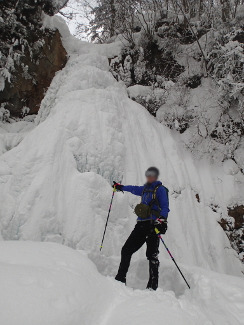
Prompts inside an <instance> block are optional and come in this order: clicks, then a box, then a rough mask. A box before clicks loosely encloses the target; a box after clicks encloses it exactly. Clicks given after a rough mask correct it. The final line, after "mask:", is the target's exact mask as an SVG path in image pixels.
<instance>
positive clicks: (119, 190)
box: [112, 181, 124, 192]
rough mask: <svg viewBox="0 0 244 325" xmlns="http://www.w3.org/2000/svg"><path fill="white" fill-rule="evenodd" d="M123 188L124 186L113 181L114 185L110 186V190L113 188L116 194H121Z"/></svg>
mask: <svg viewBox="0 0 244 325" xmlns="http://www.w3.org/2000/svg"><path fill="white" fill-rule="evenodd" d="M123 187H124V185H121V184H119V183H116V182H115V181H114V185H113V186H112V188H115V190H116V191H118V192H123Z"/></svg>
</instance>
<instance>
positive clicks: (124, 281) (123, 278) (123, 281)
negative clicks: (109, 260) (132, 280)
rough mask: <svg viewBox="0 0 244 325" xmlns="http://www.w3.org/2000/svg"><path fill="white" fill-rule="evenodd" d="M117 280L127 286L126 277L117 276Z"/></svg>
mask: <svg viewBox="0 0 244 325" xmlns="http://www.w3.org/2000/svg"><path fill="white" fill-rule="evenodd" d="M115 280H117V281H119V282H122V283H124V284H125V285H126V277H124V276H120V275H119V274H117V275H116V277H115Z"/></svg>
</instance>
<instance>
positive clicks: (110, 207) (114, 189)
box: [100, 184, 116, 252]
mask: <svg viewBox="0 0 244 325" xmlns="http://www.w3.org/2000/svg"><path fill="white" fill-rule="evenodd" d="M115 192H116V184H114V188H113V194H112V198H111V202H110V206H109V210H108V216H107V221H106V224H105V229H104V232H103V239H102V242H101V246H100V252H101V250H102V248H103V241H104V237H105V234H106V230H107V225H108V219H109V216H110V211H111V209H112V204H113V199H114V193H115Z"/></svg>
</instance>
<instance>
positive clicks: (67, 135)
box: [0, 18, 243, 325]
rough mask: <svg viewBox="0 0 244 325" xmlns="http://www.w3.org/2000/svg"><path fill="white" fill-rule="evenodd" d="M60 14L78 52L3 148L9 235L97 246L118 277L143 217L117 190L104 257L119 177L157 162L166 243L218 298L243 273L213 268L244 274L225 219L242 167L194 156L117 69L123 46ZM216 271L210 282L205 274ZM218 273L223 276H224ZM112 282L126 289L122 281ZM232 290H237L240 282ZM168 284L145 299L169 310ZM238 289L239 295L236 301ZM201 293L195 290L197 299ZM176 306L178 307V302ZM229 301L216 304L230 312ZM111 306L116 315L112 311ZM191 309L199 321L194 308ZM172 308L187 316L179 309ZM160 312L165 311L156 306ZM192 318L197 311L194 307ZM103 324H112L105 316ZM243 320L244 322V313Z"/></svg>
mask: <svg viewBox="0 0 244 325" xmlns="http://www.w3.org/2000/svg"><path fill="white" fill-rule="evenodd" d="M55 19H56V18H55ZM57 22H58V24H59V26H61V27H60V28H61V30H62V34H63V38H64V44H65V46H66V48H67V50H68V51H69V54H70V59H69V61H68V63H67V65H66V67H65V68H64V69H63V70H62V71H61V72H59V73H58V74H57V75H56V77H55V78H54V80H53V82H52V84H51V86H50V88H49V90H48V91H47V94H46V96H45V98H44V100H43V102H42V107H41V110H40V112H39V114H38V117H37V119H36V127H35V128H34V129H33V130H31V131H30V132H29V133H27V134H26V135H25V136H24V138H23V140H22V141H21V142H20V143H19V144H18V145H17V146H16V147H14V148H13V149H12V150H9V151H7V152H4V153H3V154H2V155H1V156H0V197H1V209H0V230H1V237H2V239H4V240H33V241H53V242H57V243H62V244H65V245H67V246H70V247H73V248H77V249H82V250H85V251H86V252H88V255H89V258H90V259H92V260H93V261H94V262H95V264H96V266H97V268H98V270H99V272H100V273H102V274H104V275H110V276H114V275H115V273H116V270H117V267H118V264H119V258H120V249H121V246H122V244H123V242H124V241H125V239H126V238H127V236H128V234H129V233H130V231H131V230H132V228H133V226H134V224H135V219H136V218H135V215H134V214H133V207H134V206H135V204H136V203H137V202H138V198H135V197H133V196H131V195H130V194H122V193H116V196H115V200H114V205H113V209H112V214H111V220H110V222H109V226H108V230H107V234H106V239H105V242H104V250H103V254H102V255H101V254H100V252H99V246H100V241H101V237H102V232H103V229H104V225H105V220H106V216H107V211H108V206H109V202H110V198H111V194H112V192H111V183H112V180H119V181H122V182H123V183H125V184H129V183H131V184H142V183H143V182H144V176H143V175H144V171H145V169H146V168H147V167H148V166H150V165H156V166H158V167H159V168H160V170H161V178H162V181H163V182H164V184H165V185H166V186H167V187H168V188H169V189H170V203H171V213H170V217H169V230H168V232H167V234H166V236H165V241H166V243H167V244H168V246H169V247H170V250H171V251H172V253H173V255H174V256H175V258H176V260H177V261H178V262H179V263H180V266H181V267H182V269H183V271H184V273H185V274H186V276H187V278H188V279H189V281H190V283H191V284H194V283H198V282H199V286H198V285H197V289H196V291H199V292H201V296H204V297H213V301H214V300H215V299H216V297H215V294H212V293H211V292H212V289H211V287H212V284H213V283H214V285H216V287H217V288H218V290H220V294H219V296H221V295H222V291H221V290H225V288H224V289H222V288H221V286H222V284H223V282H226V283H227V282H228V281H231V282H232V281H233V283H234V284H233V285H234V286H235V283H238V285H239V283H242V281H243V279H237V278H236V279H235V278H229V277H227V278H226V277H225V276H224V275H220V274H218V275H213V280H212V278H211V277H212V275H211V274H212V273H211V272H210V270H212V271H217V272H219V273H222V274H223V273H226V274H230V275H236V276H242V274H241V270H242V269H243V267H242V265H241V263H240V261H239V260H238V258H237V255H236V253H235V251H234V250H232V249H231V247H230V244H229V241H228V239H227V237H226V235H225V233H224V232H223V230H222V228H221V227H220V226H219V225H218V223H217V221H218V220H220V218H221V216H222V215H224V214H226V213H227V211H226V206H228V205H231V204H232V203H238V202H240V203H241V202H242V193H243V185H242V184H243V175H241V174H236V175H232V174H231V173H229V172H228V173H226V169H221V168H219V167H218V168H217V167H214V166H213V167H209V166H208V164H207V163H205V162H204V161H201V162H199V161H195V160H194V159H193V158H192V157H191V155H190V154H189V153H187V152H186V151H185V150H184V149H183V146H182V145H181V142H180V141H179V138H178V137H177V135H176V134H175V133H173V132H172V131H170V130H169V129H167V128H166V127H164V126H163V125H161V124H159V123H158V122H157V121H156V120H155V119H154V118H153V117H152V116H150V114H149V113H148V112H147V111H146V110H145V109H144V108H143V107H142V106H140V105H139V104H137V103H135V102H133V101H132V100H130V99H129V98H128V95H127V91H126V88H125V86H124V85H123V84H122V83H117V82H116V80H115V79H114V78H113V77H112V75H111V74H110V72H109V65H108V57H110V58H112V57H113V56H114V55H115V54H116V53H118V51H119V50H120V47H121V44H120V43H115V44H108V45H100V46H99V45H93V44H87V43H85V42H81V41H78V40H75V39H73V38H72V37H70V36H69V34H68V32H67V31H66V30H64V26H62V22H61V20H58V21H57ZM57 22H55V21H53V20H52V21H51V23H55V24H57ZM46 23H49V24H50V21H49V22H46ZM196 194H198V195H199V198H200V202H198V200H197V198H196ZM2 245H4V244H2ZM160 259H161V270H160V287H161V288H163V289H164V290H166V291H167V292H168V291H174V293H175V294H176V296H177V297H178V296H180V295H182V294H184V292H185V289H186V288H185V284H184V282H183V281H182V279H181V278H180V276H179V274H178V273H177V270H176V269H175V267H174V265H172V262H171V261H170V260H169V258H168V256H167V254H166V253H165V251H164V249H163V248H162V249H161V254H160ZM197 267H201V268H202V269H201V270H200V269H197ZM147 268H148V263H147V261H146V260H145V256H144V251H143V250H141V251H140V252H138V253H137V254H135V256H134V257H133V263H132V266H131V271H130V273H129V278H128V284H129V286H131V287H134V288H140V289H143V288H144V287H145V285H146V282H147V281H146V279H147V277H148V269H147ZM196 270H198V271H196ZM207 274H210V275H209V277H210V278H211V280H209V279H208V280H206V279H205V277H206V276H207ZM218 278H221V279H224V280H221V281H220V282H218ZM229 279H232V280H229ZM87 281H89V282H92V278H91V279H90V278H89V277H88V280H87ZM235 281H237V282H235ZM205 282H207V284H208V285H207V286H206V287H205ZM106 283H107V282H106ZM107 285H108V284H106V286H107ZM238 285H237V286H238ZM111 286H115V288H118V287H117V286H118V284H111ZM228 288H229V287H228V286H227V289H226V290H227V291H228V290H230V295H232V293H233V294H235V289H232V285H231V289H228ZM194 290H195V289H194ZM213 290H215V289H213ZM216 290H217V289H216ZM126 292H127V291H126ZM128 292H132V291H128ZM167 292H166V293H165V294H163V293H162V291H160V292H159V294H158V295H159V296H157V295H153V296H152V298H151V296H149V294H148V293H141V292H139V291H136V293H135V295H136V297H137V298H138V299H142V300H141V304H142V306H143V304H144V298H145V301H147V299H149V301H151V299H152V300H153V301H155V302H156V303H155V304H156V305H157V302H158V304H159V305H158V307H155V308H159V306H160V308H164V307H161V306H162V302H163V304H164V303H165V304H166V306H168V305H167V304H169V305H170V304H171V303H170V301H171V298H170V297H171V295H172V293H170V292H169V293H167ZM144 295H145V296H144ZM223 295H224V298H223V299H226V303H225V305H224V307H225V308H227V304H228V299H230V298H229V297H226V296H228V295H227V293H223ZM219 296H218V297H219ZM126 297H127V296H126ZM129 297H130V296H129ZM140 297H141V298H140ZM159 297H160V298H159ZM238 297H239V296H238V294H237V297H236V298H235V299H237V300H238ZM137 298H135V299H137ZM131 299H132V300H130V298H128V299H127V298H126V299H125V301H124V308H125V309H126V310H128V315H129V314H131V315H135V314H134V313H135V312H136V309H135V310H134V309H133V308H132V307H131V306H132V304H133V299H134V298H131ZM172 299H176V298H172ZM189 299H190V298H189ZM194 299H196V297H193V298H191V300H190V301H191V303H193V301H194ZM199 299H200V298H199ZM204 299H205V298H204ZM204 299H203V302H202V301H201V300H198V301H197V302H196V304H198V306H200V305H202V303H203V305H204V304H206V305H205V306H206V310H207V309H208V307H209V305H208V302H207V301H208V299H205V300H204ZM221 299H222V298H221ZM167 301H168V302H167ZM174 301H176V300H174ZM211 301H212V300H211V299H210V300H209V304H211ZM184 303H185V302H184V300H183V302H182V301H178V302H177V304H178V305H180V306H181V308H182V306H183V305H184ZM188 304H189V302H188ZM61 305H62V304H61ZM172 308H173V310H174V308H175V307H174V304H173V303H172ZM179 308H180V307H179ZM197 308H199V307H197ZM221 308H222V307H220V306H219V305H217V307H216V309H217V310H219V313H220V314H221V313H222V312H223V315H224V310H222V309H221ZM228 308H229V307H228ZM236 308H237V307H236ZM193 309H194V308H193ZM95 310H96V308H95ZM163 310H164V309H163ZM116 312H117V310H116ZM118 312H119V317H121V319H124V317H127V316H126V315H125V314H124V312H123V309H122V312H120V311H118ZM204 312H206V311H204ZM204 312H203V313H204ZM111 313H112V315H114V316H113V317H116V316H117V315H116V313H114V311H113V310H112V311H111ZM113 313H114V314H113ZM120 313H121V314H120ZM192 313H193V314H192V315H193V316H192V317H193V319H194V317H195V316H194V315H195V314H194V310H193V311H192ZM206 313H207V312H206ZM143 315H144V314H142V318H143V319H144V317H145V319H147V318H146V316H143ZM172 315H173V316H172V317H179V319H180V318H181V316H177V315H176V314H175V313H173V312H172ZM179 315H181V314H179ZM201 315H202V314H201ZM94 317H95V316H94ZM111 317H112V316H111ZM133 317H134V316H133ZM153 317H155V319H156V318H157V313H156V315H155V316H153ZM170 317H171V316H169V318H168V322H170ZM184 317H186V320H187V319H188V318H187V317H188V316H187V315H185V316H182V319H185V318H184ZM189 317H190V316H189ZM202 317H203V319H204V317H205V316H204V315H203V316H202ZM219 317H222V316H219ZM238 317H239V316H238ZM222 318H223V322H222V323H223V324H231V325H232V324H235V323H234V322H233V323H230V322H229V323H226V322H225V317H224V316H223V317H222ZM222 318H221V321H222ZM111 319H114V318H111ZM177 319H178V318H177ZM227 319H228V318H227ZM228 321H229V320H228ZM189 322H190V321H189V319H188V323H187V321H185V323H187V324H191V323H189ZM224 322H225V323H224ZM124 323H126V322H124ZM185 323H184V324H185ZM220 323H221V322H220ZM222 323H221V324H222ZM49 324H51V322H50V323H49ZM57 324H60V322H57ZM72 324H75V322H74V323H72ZM87 324H92V321H87ZM101 324H110V323H109V322H108V321H107V320H105V321H104V323H102V322H101ZM177 324H178V323H177ZM179 324H180V323H179ZM192 324H194V321H193V323H192ZM203 324H211V321H208V322H207V321H206V322H205V323H204V322H203ZM213 324H216V325H217V324H219V323H218V322H217V323H216V322H215V323H213ZM236 324H240V322H239V321H238V320H236ZM7 325H8V324H7Z"/></svg>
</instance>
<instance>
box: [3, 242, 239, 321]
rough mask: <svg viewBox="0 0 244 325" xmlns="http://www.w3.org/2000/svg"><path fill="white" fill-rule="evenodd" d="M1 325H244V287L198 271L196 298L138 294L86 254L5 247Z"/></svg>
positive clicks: (38, 246)
mask: <svg viewBox="0 0 244 325" xmlns="http://www.w3.org/2000/svg"><path fill="white" fill-rule="evenodd" d="M0 250H1V255H0V276H1V282H0V310H1V313H0V324H4V325H17V324H18V325H71V324H72V325H80V324H84V325H97V324H99V325H113V324H118V325H125V324H133V325H144V324H145V325H148V324H155V323H158V322H159V321H160V322H163V324H165V325H172V324H177V325H196V324H197V325H219V324H221V325H230V324H231V325H240V324H243V319H244V283H243V281H241V279H240V278H238V277H232V276H227V275H220V274H218V273H214V272H210V271H205V270H203V269H199V268H197V267H194V268H191V269H189V270H190V272H191V274H192V278H191V283H192V288H191V290H188V289H186V290H185V292H184V294H183V295H181V296H180V297H177V296H176V295H175V293H174V292H173V291H166V292H164V291H163V290H162V289H159V290H158V291H157V292H151V291H147V290H133V289H131V288H128V287H125V286H124V285H123V284H121V283H119V282H117V281H115V280H114V279H112V278H110V277H104V276H102V275H101V274H100V273H99V272H98V271H97V269H96V267H95V265H94V264H93V263H92V262H91V261H90V260H89V259H88V257H87V255H86V253H85V252H83V251H81V252H78V251H75V250H73V249H70V248H68V247H65V246H61V245H58V244H54V243H37V242H28V241H26V242H16V241H15V242H11V241H10V242H8V241H2V242H0Z"/></svg>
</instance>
